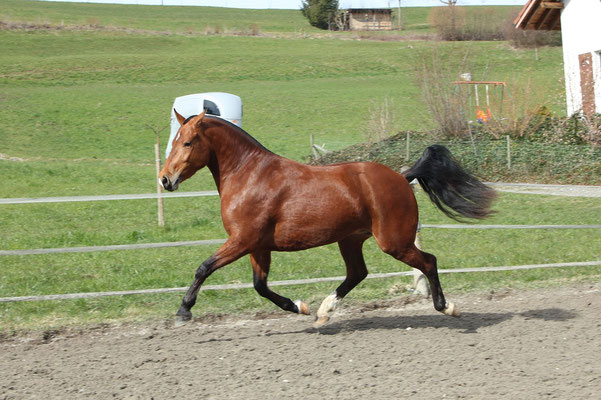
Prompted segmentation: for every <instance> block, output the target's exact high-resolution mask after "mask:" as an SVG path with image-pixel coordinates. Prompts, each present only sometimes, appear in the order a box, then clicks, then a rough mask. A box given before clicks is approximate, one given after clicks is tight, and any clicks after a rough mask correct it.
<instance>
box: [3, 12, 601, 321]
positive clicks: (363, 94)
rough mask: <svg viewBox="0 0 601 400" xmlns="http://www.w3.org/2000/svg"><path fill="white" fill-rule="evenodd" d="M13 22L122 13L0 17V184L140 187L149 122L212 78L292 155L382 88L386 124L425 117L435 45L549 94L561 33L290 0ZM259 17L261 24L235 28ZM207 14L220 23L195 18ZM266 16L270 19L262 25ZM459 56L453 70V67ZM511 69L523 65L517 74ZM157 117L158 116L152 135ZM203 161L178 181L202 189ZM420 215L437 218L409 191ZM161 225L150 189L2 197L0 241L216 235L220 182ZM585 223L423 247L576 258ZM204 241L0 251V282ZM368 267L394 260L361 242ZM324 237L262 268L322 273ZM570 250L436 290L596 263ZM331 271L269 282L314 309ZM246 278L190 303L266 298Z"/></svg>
mask: <svg viewBox="0 0 601 400" xmlns="http://www.w3.org/2000/svg"><path fill="white" fill-rule="evenodd" d="M404 18H405V24H406V27H407V28H408V29H407V31H404V32H400V33H398V34H399V35H407V37H411V36H410V33H415V32H418V33H419V32H423V31H427V32H430V28H429V26H428V25H427V14H426V10H424V9H409V10H407V12H406V13H405V14H404ZM0 19H2V20H3V21H7V22H12V23H24V22H30V23H35V24H44V23H50V24H54V25H60V24H63V23H64V24H65V25H101V26H105V27H116V28H128V29H129V28H131V31H126V30H125V29H122V30H115V29H113V30H111V29H87V30H69V29H65V30H57V29H35V30H24V29H11V30H1V31H0V54H1V56H0V102H1V104H2V107H0V120H1V121H2V127H1V128H0V143H2V144H1V146H0V153H1V154H0V174H2V176H4V177H9V178H10V179H9V181H8V183H7V184H5V185H2V187H1V188H0V198H6V197H39V196H66V195H92V194H118V193H148V192H152V191H154V190H155V185H156V183H155V182H156V181H155V179H156V178H155V170H154V164H153V160H154V153H153V146H154V140H155V138H154V133H153V132H152V130H151V129H149V128H148V126H147V125H150V126H153V127H163V126H165V125H166V124H167V123H168V122H169V113H170V107H171V105H172V102H173V99H174V98H175V97H176V96H181V95H185V94H189V93H198V92H210V91H224V92H230V93H234V94H237V95H239V96H241V98H242V100H243V102H244V119H243V124H244V128H245V129H246V130H247V131H248V132H249V133H251V134H252V135H253V136H255V137H256V138H257V139H258V140H259V141H261V142H262V143H263V144H264V145H265V146H266V147H267V148H269V149H271V150H272V151H274V152H276V153H279V154H281V155H283V156H286V157H289V158H292V159H295V160H300V161H303V160H306V159H307V157H308V155H309V154H310V148H309V137H310V135H311V134H313V135H314V137H315V140H316V142H318V143H320V144H321V143H325V144H326V147H327V148H329V149H337V148H342V147H345V146H347V145H350V144H354V143H360V142H362V141H364V140H365V138H364V134H363V131H364V129H365V126H366V123H367V121H368V119H369V117H370V115H369V108H370V105H372V104H373V103H374V102H376V103H377V102H381V101H382V100H383V99H384V98H389V99H393V100H394V107H395V112H396V113H397V114H398V115H399V116H400V118H399V126H398V129H399V130H404V129H410V130H418V131H425V130H427V129H429V128H431V127H432V126H433V122H432V119H431V118H430V116H429V115H428V113H427V111H426V109H425V106H424V104H423V102H422V99H421V95H420V90H419V89H418V86H417V85H416V83H415V82H416V78H415V71H416V66H419V65H420V63H421V61H422V60H423V59H424V57H427V56H428V54H431V52H432V51H434V50H435V51H436V52H438V53H439V54H440V55H441V57H442V59H444V60H446V63H447V64H449V65H450V66H456V67H457V68H459V66H462V65H465V64H464V63H463V60H464V58H466V56H467V57H468V59H469V61H470V62H469V66H470V69H471V71H472V73H473V74H474V78H475V79H491V80H506V81H508V82H516V86H515V87H514V88H510V89H511V90H512V91H513V92H514V93H516V96H517V95H518V93H520V90H519V86H520V85H526V82H528V84H531V85H532V87H535V88H539V89H540V90H538V89H537V90H533V91H532V93H531V95H533V96H536V98H537V99H538V100H537V101H538V102H540V103H541V104H545V105H547V106H548V107H549V108H550V109H551V110H553V111H554V112H557V113H561V112H563V111H562V110H563V108H564V103H565V102H564V97H562V96H563V95H561V94H560V95H558V93H563V84H562V77H563V69H562V56H561V49H560V48H541V49H539V50H538V55H536V54H535V52H534V50H515V49H512V48H511V47H510V46H509V45H508V44H507V43H505V42H472V43H434V42H427V41H415V40H413V41H380V40H362V39H361V38H360V37H357V36H356V35H351V34H348V33H340V34H337V33H327V34H326V33H323V32H319V31H317V30H315V29H314V28H311V27H310V26H309V25H308V24H307V23H306V20H305V19H304V18H302V16H301V15H300V13H299V12H297V11H274V10H267V11H256V10H226V9H218V8H204V7H202V8H199V7H164V8H163V7H145V6H118V5H100V4H73V3H52V2H32V1H18V0H4V1H3V2H2V6H1V7H0ZM255 25H256V26H258V27H259V28H260V32H261V35H258V36H235V35H234V33H236V32H239V31H243V30H248V29H251V27H252V26H255ZM207 26H210V27H213V28H212V29H213V30H214V27H215V26H220V27H222V28H221V29H223V31H225V32H226V33H227V34H225V35H205V34H204V32H205V29H206V27H207ZM267 33H268V34H267ZM457 72H458V73H460V72H465V71H463V70H457ZM520 82H521V83H520ZM167 137H168V132H167V131H166V130H165V131H163V134H162V137H161V139H162V143H161V145H162V148H163V149H164V147H165V145H166V143H165V141H166V139H167ZM213 188H214V184H213V181H212V178H211V177H210V175H209V174H208V172H207V171H202V172H200V173H199V174H197V176H195V177H194V178H193V179H191V180H190V181H188V182H186V183H185V184H184V185H183V186H182V188H181V190H186V191H193V190H208V189H213ZM418 198H419V202H420V207H421V208H420V211H421V215H422V221H423V222H424V223H432V224H433V223H448V220H446V219H445V218H444V216H443V215H442V214H440V213H439V212H438V211H436V210H434V208H433V207H432V206H431V205H430V203H429V202H428V201H427V200H426V199H425V198H424V197H423V195H422V194H418ZM165 208H166V219H167V226H166V227H165V228H162V229H160V228H158V227H157V226H156V222H155V221H156V201H154V200H132V201H111V202H97V203H67V204H33V205H32V204H25V205H3V206H1V209H0V249H2V250H8V249H28V248H42V247H47V248H53V247H66V246H95V245H106V244H126V243H148V242H159V241H177V240H198V239H213V238H223V237H225V233H224V231H223V228H222V226H221V221H220V213H219V203H218V199H217V198H186V199H166V200H165ZM497 208H498V211H499V213H498V214H497V215H496V216H495V217H493V218H492V219H490V220H488V221H486V222H487V223H507V224H529V223H533V224H594V223H599V219H598V215H599V212H600V211H601V210H600V208H601V201H600V200H599V199H579V198H556V197H545V196H528V195H512V194H504V195H502V196H501V197H500V200H499V202H498V205H497ZM595 234H596V232H595V231H593V232H591V231H588V230H578V231H484V230H482V231H473V230H465V231H445V230H433V229H431V230H424V232H423V236H422V240H423V245H424V249H425V250H427V251H429V252H432V253H434V254H436V255H437V257H438V259H439V262H440V267H441V268H459V267H479V266H494V265H512V264H526V263H542V262H560V261H587V260H591V259H596V258H598V255H599V254H601V251H600V250H601V248H600V247H599V241H598V240H597V241H594V240H591V237H593V236H594V235H595ZM214 250H215V248H214V247H211V246H203V247H187V248H171V249H154V250H132V251H112V252H101V253H78V254H60V255H56V254H55V255H37V256H1V257H0V297H5V296H23V295H35V294H55V293H70V292H83V291H105V290H126V289H142V288H157V287H180V286H187V285H188V284H189V283H190V282H191V279H192V276H193V272H194V270H195V268H196V267H197V265H198V264H199V263H200V262H201V261H202V260H204V259H205V258H206V257H208V256H209V255H210V254H211V253H212V251H214ZM366 259H367V262H368V265H369V266H370V272H389V271H397V270H399V269H403V268H406V267H405V266H401V265H400V264H399V263H397V262H396V261H394V260H393V259H391V258H390V257H388V256H386V255H384V254H383V253H382V252H381V251H379V249H377V246H376V245H375V243H374V242H373V241H370V242H368V243H367V244H366ZM343 271H344V268H343V267H342V261H341V259H340V256H339V254H338V250H337V248H336V246H326V247H324V248H319V249H314V250H309V251H305V252H301V253H290V254H278V255H277V256H274V260H273V273H272V274H271V276H270V279H272V280H282V279H300V278H307V277H320V276H337V275H341V274H342V273H343ZM600 272H601V269H600V268H598V267H595V268H588V267H586V268H578V269H570V270H567V269H566V270H546V271H530V272H508V273H487V274H460V275H445V276H443V277H442V281H443V286H444V287H445V288H446V289H447V290H448V291H458V290H474V289H483V288H492V287H504V286H520V285H526V286H528V285H538V284H560V283H561V282H563V281H565V280H567V279H575V280H579V279H580V280H585V279H599V276H600ZM250 281H251V272H250V267H249V265H248V260H246V259H244V260H241V261H238V262H236V263H234V265H231V266H228V267H226V268H224V269H223V270H221V271H218V272H217V273H215V274H214V275H213V276H212V277H211V278H210V280H209V283H210V284H219V283H233V282H250ZM406 282H408V281H407V279H404V278H398V279H391V280H387V279H382V280H371V281H369V282H365V283H364V284H362V285H361V288H358V289H357V290H355V291H353V292H352V293H351V295H350V296H349V299H350V300H351V301H353V299H355V300H357V301H360V300H365V299H374V298H382V297H386V296H393V295H399V293H398V292H394V291H393V292H392V293H391V292H390V289H391V288H393V287H396V286H398V285H401V286H404V284H405V283H406ZM335 286H336V284H335V283H330V284H316V285H308V286H298V287H286V288H281V289H278V290H279V291H281V292H282V294H285V295H287V296H290V297H292V298H302V299H304V300H306V301H308V302H310V304H311V306H312V307H313V309H315V308H316V306H318V303H319V302H320V301H321V299H322V298H323V297H324V296H325V295H327V294H328V293H329V292H330V291H331V290H332V289H333V288H334V287H335ZM180 298H181V294H168V295H147V296H146V295H145V296H123V297H115V298H101V299H95V300H70V301H51V302H33V303H3V304H1V305H0V331H10V330H14V329H32V328H34V329H36V328H46V327H57V326H63V325H66V324H73V323H99V322H107V321H127V320H139V319H148V318H163V317H167V316H171V315H172V314H173V313H174V311H175V310H176V308H177V306H178V304H179V301H180ZM274 307H275V306H273V305H272V304H271V303H269V302H267V301H265V300H263V299H261V298H260V297H259V296H258V295H256V294H255V293H254V291H253V290H240V291H236V292H232V291H225V292H209V291H207V292H202V293H201V295H200V297H199V301H198V306H197V307H196V308H195V309H194V311H195V315H196V316H199V315H202V314H204V313H209V312H214V313H220V312H223V313H225V312H227V313H234V312H243V311H244V312H246V311H259V310H274Z"/></svg>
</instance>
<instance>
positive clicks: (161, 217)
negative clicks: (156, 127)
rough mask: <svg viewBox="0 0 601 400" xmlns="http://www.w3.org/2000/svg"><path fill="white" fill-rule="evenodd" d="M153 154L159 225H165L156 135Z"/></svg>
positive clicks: (159, 156)
mask: <svg viewBox="0 0 601 400" xmlns="http://www.w3.org/2000/svg"><path fill="white" fill-rule="evenodd" d="M154 156H155V164H156V172H157V174H156V176H157V194H158V195H159V197H158V198H157V206H158V218H159V226H165V214H164V213H163V197H162V196H161V194H162V193H163V187H162V186H161V182H159V178H158V176H159V172H161V152H160V146H159V138H158V136H157V142H156V143H155V144H154Z"/></svg>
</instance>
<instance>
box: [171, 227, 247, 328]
mask: <svg viewBox="0 0 601 400" xmlns="http://www.w3.org/2000/svg"><path fill="white" fill-rule="evenodd" d="M246 254H248V250H246V247H244V246H242V245H241V244H240V242H239V241H237V240H232V238H230V239H228V241H227V242H225V243H224V244H223V245H222V246H221V247H220V248H219V249H218V250H217V251H216V252H215V253H213V255H212V256H210V257H209V258H207V259H206V260H205V261H203V263H202V264H200V266H199V267H198V269H197V270H196V274H195V275H194V282H192V285H191V286H190V288H189V289H188V291H187V292H186V295H185V296H184V298H183V300H182V305H181V306H180V307H179V310H177V314H176V315H177V322H178V323H185V322H187V321H189V320H190V319H191V318H192V312H191V311H190V309H191V308H192V307H194V304H196V298H197V296H198V291H199V290H200V287H201V286H202V284H203V283H204V281H205V279H207V278H208V277H209V275H211V274H212V273H213V272H214V271H216V270H217V269H219V268H221V267H224V266H226V265H228V264H230V263H232V262H234V261H236V260H237V259H239V258H240V257H242V256H244V255H246Z"/></svg>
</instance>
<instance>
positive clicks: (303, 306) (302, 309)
mask: <svg viewBox="0 0 601 400" xmlns="http://www.w3.org/2000/svg"><path fill="white" fill-rule="evenodd" d="M294 304H295V305H296V308H298V313H299V314H303V315H311V312H309V306H308V305H307V303H305V302H304V301H302V300H296V301H295V302H294Z"/></svg>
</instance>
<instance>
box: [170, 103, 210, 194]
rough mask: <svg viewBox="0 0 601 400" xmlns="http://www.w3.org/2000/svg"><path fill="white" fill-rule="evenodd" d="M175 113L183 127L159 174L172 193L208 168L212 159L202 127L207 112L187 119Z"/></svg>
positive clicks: (176, 136) (174, 140)
mask: <svg viewBox="0 0 601 400" xmlns="http://www.w3.org/2000/svg"><path fill="white" fill-rule="evenodd" d="M173 111H174V112H175V117H176V118H177V121H178V122H179V123H180V125H181V126H180V128H179V130H178V132H177V135H175V139H173V143H172V144H171V153H169V157H168V158H167V160H166V161H165V165H164V166H163V169H162V170H161V172H159V181H160V182H161V184H162V185H163V187H164V188H165V189H167V190H169V191H170V192H172V191H174V190H177V187H178V186H179V184H180V183H181V182H183V181H185V180H186V179H188V178H189V177H191V176H192V175H194V173H195V172H196V171H198V170H199V169H201V168H203V167H204V166H206V165H207V164H208V162H209V157H210V149H209V146H208V145H207V138H206V137H205V136H204V135H203V132H202V127H201V126H202V121H203V119H204V116H205V112H204V111H203V112H202V114H200V115H197V116H194V117H190V118H188V119H186V118H184V117H182V116H181V115H180V114H178V112H177V111H175V109H174V110H173Z"/></svg>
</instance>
